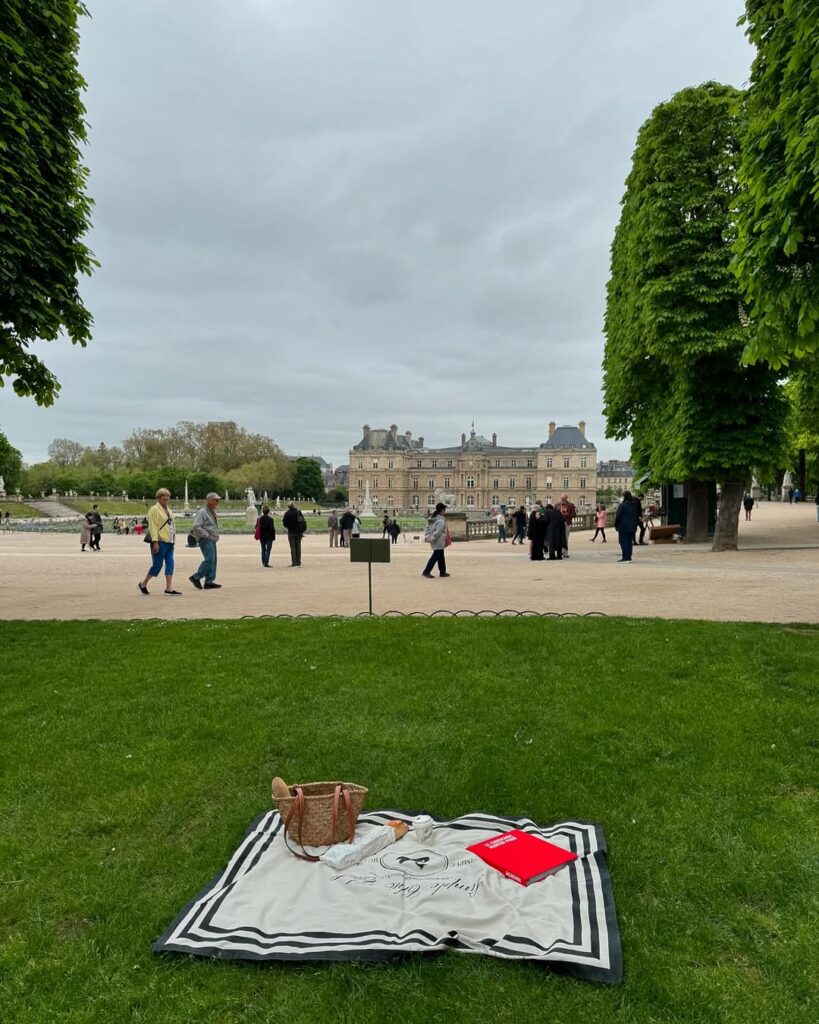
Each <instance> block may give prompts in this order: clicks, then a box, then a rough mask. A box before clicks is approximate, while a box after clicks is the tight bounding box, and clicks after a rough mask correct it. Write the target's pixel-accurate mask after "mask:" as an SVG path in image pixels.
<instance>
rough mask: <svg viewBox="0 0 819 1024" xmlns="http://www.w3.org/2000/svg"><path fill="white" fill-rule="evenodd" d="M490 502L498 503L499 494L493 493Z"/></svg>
mask: <svg viewBox="0 0 819 1024" xmlns="http://www.w3.org/2000/svg"><path fill="white" fill-rule="evenodd" d="M492 504H493V505H500V495H499V494H493V495H492Z"/></svg>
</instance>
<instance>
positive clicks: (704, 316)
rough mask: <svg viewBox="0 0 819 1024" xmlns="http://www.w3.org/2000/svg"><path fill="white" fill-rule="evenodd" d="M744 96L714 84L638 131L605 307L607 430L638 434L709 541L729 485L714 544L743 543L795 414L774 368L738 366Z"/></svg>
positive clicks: (742, 333)
mask: <svg viewBox="0 0 819 1024" xmlns="http://www.w3.org/2000/svg"><path fill="white" fill-rule="evenodd" d="M739 101H740V94H739V93H738V92H737V91H736V90H735V89H732V88H731V87H729V86H724V85H719V84H718V83H715V82H709V83H707V84H705V85H703V86H700V87H698V88H694V89H684V90H683V91H682V92H679V93H677V94H676V95H675V96H674V97H673V98H672V99H671V100H669V101H668V102H667V103H663V104H660V106H658V107H657V108H656V109H655V110H654V112H653V113H652V115H651V117H650V118H649V119H648V121H646V123H645V124H644V125H643V127H642V128H641V129H640V132H639V135H638V138H637V145H636V148H635V151H634V157H633V162H632V170H631V173H630V174H629V177H628V179H627V182H626V193H625V195H624V197H623V200H622V214H621V218H620V222H619V224H618V227H617V230H616V232H615V237H614V242H613V245H612V256H611V277H610V280H609V284H608V300H607V307H606V322H605V333H606V349H605V357H604V393H605V413H606V417H607V433H608V435H609V436H610V437H616V438H621V439H622V438H626V437H628V436H629V435H631V437H632V443H633V451H632V457H633V461H634V462H635V466H636V467H639V468H641V469H650V470H651V472H652V481H653V482H657V483H671V482H681V481H685V482H686V483H687V484H688V493H689V495H690V500H689V528H688V531H687V536H688V537H689V539H692V540H700V539H704V532H705V517H704V512H705V503H704V500H703V499H704V491H705V487H706V486H707V482H709V481H713V480H716V481H717V482H719V483H720V484H721V486H722V495H723V496H722V503H721V511H720V517H719V521H718V524H717V533H716V536H715V538H714V548H715V549H716V550H721V549H726V548H735V547H736V544H737V529H738V521H739V508H740V503H741V500H742V494H743V489H744V488H745V487H746V486H747V485H748V483H750V479H751V474H752V472H753V470H754V469H755V468H756V467H758V466H765V465H768V464H769V463H775V462H776V460H777V458H778V457H779V456H780V455H781V451H782V447H783V442H784V419H785V412H786V406H785V402H784V398H783V396H782V393H781V387H780V385H779V383H778V379H777V374H776V372H775V371H773V370H772V369H770V367H768V366H767V365H758V366H743V365H741V362H740V359H741V354H742V351H743V348H744V347H745V343H746V337H747V331H748V328H744V327H743V326H742V325H741V324H740V321H739V316H738V300H739V292H738V286H737V282H736V279H735V278H734V276H733V274H732V273H731V270H730V260H731V253H732V250H731V245H732V242H733V240H734V236H733V227H732V225H733V210H734V206H735V196H736V173H737V163H738V159H739V117H738V112H739V109H740V103H739Z"/></svg>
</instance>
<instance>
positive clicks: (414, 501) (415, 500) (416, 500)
mask: <svg viewBox="0 0 819 1024" xmlns="http://www.w3.org/2000/svg"><path fill="white" fill-rule="evenodd" d="M420 502H421V499H420V498H419V497H418V495H417V494H413V496H412V505H413V508H418V505H419V504H420Z"/></svg>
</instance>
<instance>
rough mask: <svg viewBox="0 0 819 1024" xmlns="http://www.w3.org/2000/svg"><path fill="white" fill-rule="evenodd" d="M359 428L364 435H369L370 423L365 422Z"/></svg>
mask: <svg viewBox="0 0 819 1024" xmlns="http://www.w3.org/2000/svg"><path fill="white" fill-rule="evenodd" d="M361 429H362V430H363V431H364V437H369V436H370V425H369V424H368V423H365V424H364V426H363V427H362V428H361Z"/></svg>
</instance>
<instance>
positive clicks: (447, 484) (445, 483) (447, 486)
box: [444, 476, 450, 489]
mask: <svg viewBox="0 0 819 1024" xmlns="http://www.w3.org/2000/svg"><path fill="white" fill-rule="evenodd" d="M449 479H450V478H449V477H448V476H445V477H444V487H446V488H447V489H449Z"/></svg>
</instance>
